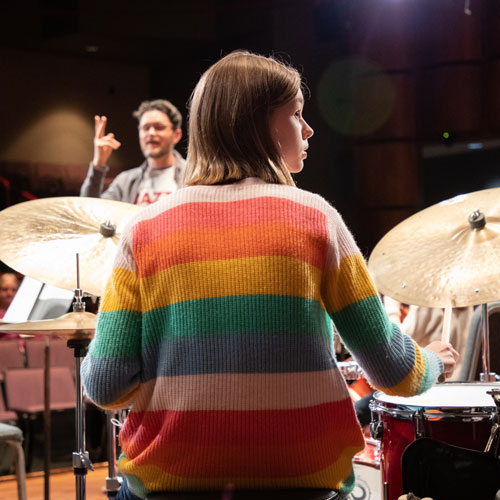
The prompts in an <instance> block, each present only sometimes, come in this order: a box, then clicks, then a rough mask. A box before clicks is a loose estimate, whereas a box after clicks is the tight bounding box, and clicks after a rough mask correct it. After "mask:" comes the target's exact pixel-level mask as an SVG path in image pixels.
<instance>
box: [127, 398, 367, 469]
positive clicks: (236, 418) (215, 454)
mask: <svg viewBox="0 0 500 500" xmlns="http://www.w3.org/2000/svg"><path fill="white" fill-rule="evenodd" d="M354 418H355V416H354V410H353V407H352V402H351V400H350V398H349V397H347V399H345V400H343V401H338V402H332V403H326V404H322V405H318V406H314V407H309V408H298V409H292V410H276V411H273V410H267V411H259V410H254V411H238V412H234V411H196V412H194V411H190V412H175V411H164V412H146V413H139V414H136V413H135V412H131V413H130V415H129V417H128V419H127V421H126V422H125V425H124V427H123V428H122V431H121V432H120V443H121V445H122V449H123V451H124V453H125V455H126V456H127V458H128V459H129V460H133V461H134V462H135V463H134V465H135V466H139V467H140V466H141V465H146V464H147V463H154V464H155V465H157V466H158V467H160V468H162V469H164V471H165V472H167V473H169V474H173V475H179V476H190V477H212V476H213V477H217V476H221V475H223V474H224V473H227V474H230V475H234V476H246V475H253V476H254V477H269V476H270V475H278V476H285V477H286V476H289V477H290V476H295V475H297V474H304V473H312V472H314V471H318V470H321V469H323V468H324V467H326V466H328V464H329V463H331V462H332V461H335V460H337V458H338V456H339V455H340V454H342V449H343V448H344V446H348V445H349V444H352V443H353V442H355V443H356V442H358V441H359V429H357V428H356V427H354V426H352V419H354ZM311 422H315V425H311ZM129 429H130V430H131V434H129ZM298 436H300V440H298V439H297V437H298ZM359 444H361V443H359ZM250 457H253V459H250Z"/></svg>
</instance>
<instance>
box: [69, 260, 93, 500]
mask: <svg viewBox="0 0 500 500" xmlns="http://www.w3.org/2000/svg"><path fill="white" fill-rule="evenodd" d="M76 282H77V285H76V286H77V288H76V290H75V302H74V303H73V312H85V302H83V301H82V297H83V290H82V289H81V288H80V269H79V261H78V254H76ZM89 344H90V339H89V338H77V337H76V338H71V339H69V340H68V342H67V346H68V347H69V348H70V349H74V353H75V369H76V410H75V420H76V451H75V452H73V472H74V475H75V480H76V481H75V484H76V499H77V500H84V499H85V496H86V479H87V471H88V470H89V469H90V470H94V468H93V467H92V462H91V461H90V458H89V453H88V451H85V424H84V412H83V386H82V378H81V375H80V365H81V360H82V359H83V358H84V357H85V355H86V354H87V350H88V346H89Z"/></svg>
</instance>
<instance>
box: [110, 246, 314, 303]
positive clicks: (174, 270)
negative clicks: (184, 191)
mask: <svg viewBox="0 0 500 500" xmlns="http://www.w3.org/2000/svg"><path fill="white" fill-rule="evenodd" d="M156 260H157V266H158V267H159V266H161V265H162V260H161V255H160V256H157V257H156ZM130 273H131V272H130ZM120 274H121V276H120V277H117V279H116V282H115V285H114V286H115V287H118V286H120V285H121V283H122V281H125V280H126V273H125V272H123V271H122V272H121V273H120ZM131 279H133V278H131ZM297 283H300V284H301V285H302V286H297ZM320 283H321V271H320V270H318V269H317V268H316V267H314V266H311V265H310V264H307V263H306V262H304V261H301V260H297V259H293V258H290V257H279V256H274V257H272V256H271V257H269V256H268V257H251V258H250V257H249V258H241V259H231V260H225V261H224V260H216V261H203V262H190V263H187V264H180V265H178V266H173V267H170V268H167V269H165V270H163V271H159V272H158V273H156V274H154V275H152V276H150V277H147V278H142V279H141V280H140V287H141V288H142V289H147V290H149V293H148V294H147V295H146V294H145V295H144V296H143V301H144V302H143V303H142V304H141V307H142V311H143V312H147V311H150V310H152V309H157V308H159V307H164V306H168V305H171V304H175V303H177V302H185V301H190V300H196V299H207V298H211V297H224V296H235V295H249V294H250V295H271V294H272V295H292V296H296V297H304V298H307V299H314V300H319V299H320V293H321V292H320ZM165 284H168V285H169V286H168V288H166V287H165ZM124 285H125V290H127V286H126V285H127V283H124ZM137 292H139V290H137V291H136V293H137ZM131 295H133V290H131ZM121 296H122V294H120V297H118V296H116V297H115V301H113V300H112V299H108V300H107V301H106V303H103V305H102V308H101V310H102V311H113V310H117V309H120V307H122V303H123V299H122V298H121ZM129 303H130V304H132V299H131V300H130V301H129Z"/></svg>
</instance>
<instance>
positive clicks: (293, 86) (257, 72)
mask: <svg viewBox="0 0 500 500" xmlns="http://www.w3.org/2000/svg"><path fill="white" fill-rule="evenodd" d="M300 88H301V79H300V75H299V73H298V72H297V70H295V69H294V68H291V67H290V66H288V65H286V64H284V63H282V62H280V61H278V60H276V59H274V58H272V57H264V56H260V55H257V54H252V53H250V52H246V51H236V52H232V53H230V54H228V55H227V56H225V57H223V58H222V59H220V60H219V61H218V62H216V63H215V64H213V65H212V66H211V67H210V68H209V69H208V70H207V71H206V72H205V73H204V74H203V76H202V77H201V79H200V81H199V82H198V84H197V85H196V87H195V89H194V91H193V94H192V95H191V99H190V111H189V146H188V155H187V163H188V166H187V171H186V178H185V183H186V185H195V184H221V183H226V182H234V181H237V180H240V179H244V178H246V177H260V178H261V179H263V180H265V181H266V182H270V183H274V184H288V185H292V186H293V185H295V183H294V182H293V179H292V176H291V174H290V172H289V171H288V169H287V167H286V165H285V163H284V161H283V159H282V158H281V155H280V154H279V151H278V149H277V148H276V146H275V144H274V141H273V138H272V136H271V131H270V127H269V117H270V115H271V112H272V111H273V110H274V109H276V108H277V107H279V106H282V105H284V104H287V103H288V102H290V101H292V100H293V99H294V97H295V96H296V95H297V92H298V91H299V90H300Z"/></svg>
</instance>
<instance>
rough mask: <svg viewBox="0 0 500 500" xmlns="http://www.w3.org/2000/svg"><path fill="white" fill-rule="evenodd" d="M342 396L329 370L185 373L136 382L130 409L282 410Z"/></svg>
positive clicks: (335, 373)
mask: <svg viewBox="0 0 500 500" xmlns="http://www.w3.org/2000/svg"><path fill="white" fill-rule="evenodd" d="M332 388H334V389H335V391H332ZM346 398H347V388H346V386H345V382H344V379H343V377H342V375H341V374H340V373H339V372H338V371H337V370H335V369H332V370H323V371H316V372H307V373H270V374H268V373H263V374H248V373H224V374H212V375H190V376H179V377H159V378H158V379H157V380H151V381H149V382H145V383H143V384H141V389H140V392H139V393H138V394H137V397H136V400H135V401H134V405H133V411H134V413H140V412H145V411H164V410H174V411H201V410H231V411H244V410H246V411H250V410H286V409H292V408H305V407H308V406H316V405H320V404H323V403H330V402H333V401H338V400H342V399H346Z"/></svg>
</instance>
